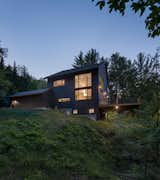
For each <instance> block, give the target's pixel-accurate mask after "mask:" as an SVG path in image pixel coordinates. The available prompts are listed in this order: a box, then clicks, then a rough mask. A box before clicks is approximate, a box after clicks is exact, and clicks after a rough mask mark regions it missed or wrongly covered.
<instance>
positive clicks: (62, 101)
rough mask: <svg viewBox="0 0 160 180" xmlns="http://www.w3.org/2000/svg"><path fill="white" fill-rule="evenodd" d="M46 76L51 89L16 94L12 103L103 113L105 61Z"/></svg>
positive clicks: (104, 103)
mask: <svg viewBox="0 0 160 180" xmlns="http://www.w3.org/2000/svg"><path fill="white" fill-rule="evenodd" d="M45 79H47V82H48V88H47V89H40V90H33V91H26V92H20V93H16V94H14V95H12V96H11V98H12V107H21V108H41V107H57V108H59V109H61V110H63V111H65V112H66V113H67V114H84V115H90V116H91V117H92V118H94V119H98V118H99V117H100V108H101V107H102V106H105V105H106V104H107V96H108V82H107V71H106V65H105V63H100V64H94V65H90V66H85V67H82V68H76V69H70V70H65V71H61V72H58V73H56V74H52V75H49V76H47V77H45Z"/></svg>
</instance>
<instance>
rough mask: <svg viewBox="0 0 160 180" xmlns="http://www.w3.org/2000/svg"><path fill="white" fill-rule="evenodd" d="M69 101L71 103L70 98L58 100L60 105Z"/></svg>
mask: <svg viewBox="0 0 160 180" xmlns="http://www.w3.org/2000/svg"><path fill="white" fill-rule="evenodd" d="M69 101H71V99H70V98H60V99H58V102H60V103H62V102H69Z"/></svg>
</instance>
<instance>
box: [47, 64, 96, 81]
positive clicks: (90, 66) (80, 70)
mask: <svg viewBox="0 0 160 180" xmlns="http://www.w3.org/2000/svg"><path fill="white" fill-rule="evenodd" d="M96 68H98V64H93V65H89V66H84V67H80V68H73V69H68V70H65V71H60V72H58V73H55V74H51V75H49V76H46V77H45V78H44V79H47V78H50V77H58V76H64V75H69V74H75V73H78V72H82V71H87V70H92V69H96Z"/></svg>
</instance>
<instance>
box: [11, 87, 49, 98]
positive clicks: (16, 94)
mask: <svg viewBox="0 0 160 180" xmlns="http://www.w3.org/2000/svg"><path fill="white" fill-rule="evenodd" d="M48 90H49V88H46V89H38V90H32V91H23V92H18V93H15V94H13V95H11V96H10V97H22V96H33V95H39V94H43V93H45V92H47V91H48Z"/></svg>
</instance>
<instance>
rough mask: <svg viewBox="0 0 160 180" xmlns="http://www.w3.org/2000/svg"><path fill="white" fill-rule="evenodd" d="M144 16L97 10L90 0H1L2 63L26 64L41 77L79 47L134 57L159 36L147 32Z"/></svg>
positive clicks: (151, 49)
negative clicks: (5, 51) (3, 49)
mask: <svg viewBox="0 0 160 180" xmlns="http://www.w3.org/2000/svg"><path fill="white" fill-rule="evenodd" d="M147 33H148V31H147V30H146V29H145V24H144V18H139V16H138V15H135V14H134V13H133V12H131V11H128V12H127V14H126V15H125V16H124V17H122V16H120V15H119V14H116V13H112V14H109V13H108V12H107V11H106V10H103V11H100V10H99V9H98V8H97V7H95V6H94V4H93V3H92V2H91V0H63V1H62V0H61V1H60V0H0V40H1V41H2V43H1V44H2V46H3V47H6V48H8V58H7V59H6V63H10V64H13V61H14V60H15V61H16V63H17V64H19V65H25V66H26V67H27V68H28V69H29V72H30V73H31V74H32V75H33V76H35V77H37V78H40V77H44V76H46V75H49V74H53V73H56V72H58V71H61V70H65V69H68V68H71V64H73V61H74V57H75V56H76V55H77V54H78V53H79V51H80V50H81V51H84V52H86V51H88V50H89V49H90V48H95V49H97V51H99V52H100V54H101V55H103V56H105V57H109V56H110V55H111V54H112V53H113V52H116V51H117V52H120V53H121V55H124V56H127V57H129V58H132V59H133V58H135V57H136V56H137V54H138V53H139V52H140V51H142V52H145V53H147V54H148V53H151V54H153V53H155V51H156V48H157V47H158V46H160V37H157V38H154V39H151V38H148V37H147Z"/></svg>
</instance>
